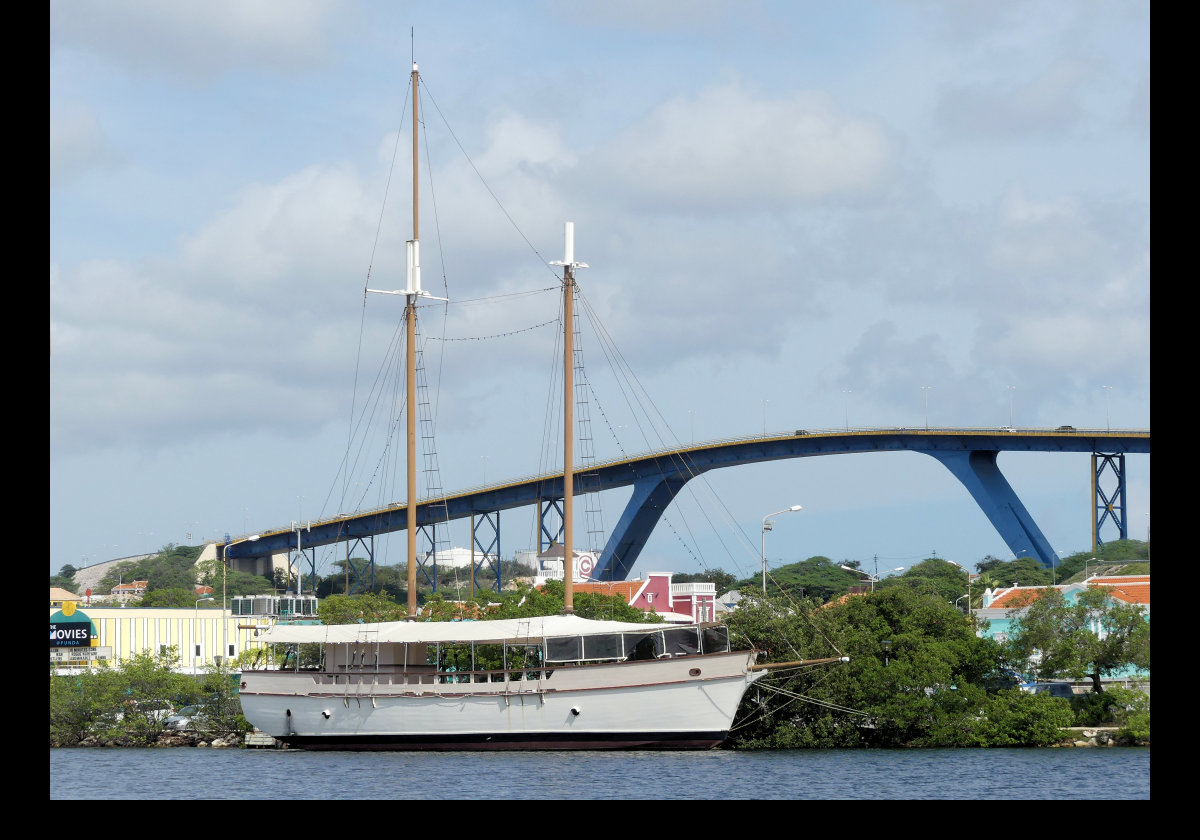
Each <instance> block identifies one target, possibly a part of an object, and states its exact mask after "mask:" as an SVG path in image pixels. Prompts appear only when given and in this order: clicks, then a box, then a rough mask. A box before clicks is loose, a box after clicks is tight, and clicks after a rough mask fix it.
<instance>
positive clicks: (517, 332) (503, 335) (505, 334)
mask: <svg viewBox="0 0 1200 840" xmlns="http://www.w3.org/2000/svg"><path fill="white" fill-rule="evenodd" d="M555 323H558V321H557V320H552V321H543V322H542V323H540V324H534V325H533V326H532V327H524V328H523V329H519V330H509V331H508V332H502V333H495V334H493V335H470V336H463V337H460V338H432V337H431V338H428V339H426V341H489V340H491V339H493V338H507V337H508V336H510V335H520V334H521V333H526V332H529V331H531V330H540V329H541V328H542V327H548V326H549V325H551V324H555Z"/></svg>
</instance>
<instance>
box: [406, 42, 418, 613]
mask: <svg viewBox="0 0 1200 840" xmlns="http://www.w3.org/2000/svg"><path fill="white" fill-rule="evenodd" d="M412 132H413V139H412V147H413V151H412V167H413V179H412V191H413V198H412V204H413V235H412V241H411V242H409V243H408V289H407V292H408V302H407V304H406V305H405V307H404V335H405V342H406V343H405V345H404V346H405V354H406V357H407V362H408V367H407V370H406V372H405V377H404V378H405V383H406V386H407V388H406V394H405V400H406V404H407V409H406V412H407V415H408V416H407V418H406V421H407V428H406V431H407V436H408V454H407V457H408V511H407V518H406V520H405V521H406V522H407V528H408V618H409V619H410V620H411V619H415V618H416V617H417V412H416V394H417V387H416V380H417V341H416V335H417V295H418V293H419V292H420V288H421V275H420V271H421V267H420V266H421V262H420V257H419V255H420V251H419V249H418V243H419V242H420V222H419V218H420V217H419V216H418V206H417V151H418V150H417V63H416V62H415V61H414V62H413V66H412ZM414 275H415V276H414Z"/></svg>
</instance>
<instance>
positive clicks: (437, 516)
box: [221, 426, 1150, 589]
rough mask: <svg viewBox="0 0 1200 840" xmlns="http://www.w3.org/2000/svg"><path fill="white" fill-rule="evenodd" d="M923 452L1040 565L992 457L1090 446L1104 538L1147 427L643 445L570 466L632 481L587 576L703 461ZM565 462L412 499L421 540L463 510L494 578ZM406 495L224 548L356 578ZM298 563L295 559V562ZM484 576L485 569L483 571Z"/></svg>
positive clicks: (626, 569)
mask: <svg viewBox="0 0 1200 840" xmlns="http://www.w3.org/2000/svg"><path fill="white" fill-rule="evenodd" d="M897 451H910V452H920V453H923V454H925V455H928V456H930V457H931V458H935V459H937V460H938V461H939V462H941V463H942V464H943V465H944V466H945V467H946V468H947V469H948V470H949V471H950V472H951V474H952V475H954V477H955V478H957V479H958V480H959V481H960V482H962V484H963V486H965V487H966V489H967V491H968V492H969V493H970V494H971V496H972V497H973V498H974V499H975V502H976V503H977V504H978V505H979V507H980V508H981V509H982V511H983V512H984V514H985V515H986V516H987V517H988V519H989V520H990V521H991V523H992V525H993V526H994V527H995V528H996V530H997V532H999V534H1000V536H1001V537H1002V538H1003V539H1004V541H1005V543H1006V544H1007V545H1008V547H1009V549H1010V550H1011V551H1012V552H1013V554H1014V556H1017V555H1020V554H1022V553H1024V554H1028V555H1030V556H1033V557H1035V558H1036V559H1037V560H1038V562H1040V563H1041V564H1042V565H1043V566H1044V567H1050V566H1055V565H1057V564H1058V562H1059V559H1058V556H1057V554H1056V553H1055V551H1054V549H1053V548H1052V547H1051V546H1050V543H1049V542H1048V541H1047V540H1046V537H1045V536H1044V535H1043V534H1042V532H1041V530H1040V529H1039V528H1038V526H1037V524H1036V523H1035V522H1034V521H1033V518H1032V517H1031V516H1030V515H1029V511H1028V510H1026V509H1025V506H1024V505H1023V504H1022V503H1021V500H1020V499H1019V498H1017V494H1016V493H1015V492H1014V491H1013V489H1012V487H1011V486H1010V485H1009V483H1008V481H1007V480H1005V478H1004V475H1003V474H1002V473H1001V472H1000V469H999V467H998V466H997V464H996V459H997V456H998V455H999V454H1000V453H1001V452H1086V453H1090V454H1091V470H1092V475H1091V480H1092V489H1093V493H1092V497H1093V504H1092V511H1091V517H1092V535H1093V544H1094V545H1099V544H1102V543H1103V540H1102V539H1101V532H1102V530H1107V532H1109V533H1111V532H1112V531H1113V530H1114V529H1115V530H1116V532H1117V533H1118V534H1119V537H1118V538H1119V539H1127V538H1128V522H1127V520H1126V498H1125V497H1126V489H1125V456H1126V454H1146V455H1149V454H1150V430H1149V429H1133V430H1129V429H1126V430H1107V429H1106V430H1099V429H1075V428H1073V427H1070V426H1063V427H1059V428H1057V429H1011V428H1008V427H1005V428H1001V429H984V428H962V429H946V428H939V429H906V428H892V429H885V428H881V429H848V430H837V431H813V432H809V431H806V430H803V429H797V430H795V432H793V433H790V434H776V435H763V436H753V437H745V438H737V439H731V440H722V441H716V442H707V443H700V444H694V445H691V446H686V447H681V448H678V449H667V450H661V451H655V452H649V453H645V454H642V455H635V456H632V457H624V458H619V459H615V460H610V461H604V462H600V463H597V464H594V465H591V466H589V467H587V468H586V470H585V469H583V468H577V470H576V472H575V478H574V489H575V494H576V495H584V494H587V493H598V492H601V491H604V490H612V489H616V488H621V487H629V486H632V488H633V493H632V495H631V496H630V498H629V501H628V503H627V504H626V505H625V509H624V511H623V512H622V514H621V517H620V520H619V522H618V523H617V525H616V527H615V528H614V529H613V531H612V534H611V536H610V537H609V540H608V542H607V544H606V545H605V547H604V550H603V552H602V554H601V556H600V557H599V559H598V561H597V563H596V566H595V568H594V569H593V571H592V574H591V576H592V577H593V578H596V579H603V580H625V579H627V578H628V577H629V573H630V571H631V570H632V568H633V565H634V563H635V562H636V561H637V559H638V555H639V554H640V553H641V550H642V548H643V546H645V544H646V541H647V539H648V538H649V536H650V533H651V531H653V530H654V526H655V525H656V524H657V523H658V520H659V518H660V517H661V516H662V515H663V513H664V512H665V511H666V509H667V507H668V506H669V505H670V504H671V501H672V500H673V499H674V498H675V495H676V494H677V493H678V492H679V491H680V490H681V489H682V488H683V486H684V485H685V484H687V482H689V481H691V480H692V479H693V478H696V477H697V476H699V475H702V474H704V473H706V472H708V471H709V470H715V469H722V468H725V467H736V466H739V465H742V464H755V463H761V462H764V461H775V460H781V459H784V458H810V457H816V456H822V455H845V454H850V453H863V452H897ZM562 487H563V476H562V473H557V474H547V475H539V476H534V477H530V478H521V479H517V480H514V481H508V482H501V483H498V484H492V485H488V486H485V487H477V488H473V489H470V490H467V491H464V492H459V493H454V494H450V495H446V496H441V497H436V498H429V499H424V500H421V501H420V503H419V504H418V506H417V523H416V526H417V528H418V529H419V530H418V535H419V536H423V537H424V540H425V542H427V543H428V545H429V546H436V545H437V538H436V529H437V527H438V526H439V525H441V526H443V527H445V526H447V525H448V523H449V522H450V521H453V520H457V519H467V518H469V519H471V522H472V527H471V530H472V541H473V543H474V549H475V551H476V552H477V554H476V556H478V557H480V558H482V559H480V560H479V561H478V563H477V564H476V567H475V568H474V569H473V570H472V576H474V575H475V574H476V573H477V572H478V571H480V570H482V569H484V568H486V567H491V571H492V572H493V574H494V576H495V581H496V584H495V585H496V586H497V587H499V586H500V585H501V578H500V569H499V565H498V564H499V558H500V556H501V554H500V513H501V512H502V511H506V510H514V509H516V508H522V507H532V506H535V505H536V507H537V517H538V530H539V549H540V550H544V549H546V548H548V547H549V546H551V545H554V544H556V543H561V541H562ZM407 520H408V515H407V508H406V505H405V503H403V502H400V503H396V504H392V505H387V506H385V507H381V508H375V509H372V510H363V511H358V512H355V513H352V514H339V515H338V516H336V517H334V518H331V519H324V520H318V521H313V522H306V523H304V524H303V525H300V524H299V523H292V524H291V525H290V526H288V527H286V528H280V529H276V530H269V531H265V532H263V533H260V534H254V535H243V536H241V537H236V538H232V539H231V538H229V537H226V541H225V543H224V545H223V546H222V547H221V549H222V556H223V557H224V559H225V560H226V561H227V562H228V563H229V564H230V567H231V568H237V567H238V566H239V561H243V562H247V563H248V562H249V561H261V559H262V558H267V557H270V556H272V555H277V554H283V553H289V554H294V555H296V560H297V561H298V563H299V566H300V568H301V570H303V569H304V567H305V565H307V567H308V571H309V575H310V579H311V580H313V581H315V579H316V553H315V549H317V548H319V547H322V546H327V545H334V544H337V543H346V557H347V560H348V561H349V562H350V563H351V565H352V567H353V562H354V561H353V560H350V555H351V553H352V552H358V551H361V552H363V553H365V555H366V560H365V563H366V566H365V567H364V568H362V569H360V568H354V572H355V579H356V580H357V581H359V582H360V584H359V585H360V586H363V585H365V584H369V583H371V582H373V580H374V574H373V573H374V553H375V552H374V538H375V537H376V536H378V535H381V534H385V533H390V532H394V531H403V530H405V529H406V528H407V527H408V521H407ZM435 556H436V553H435V552H434V551H433V550H432V549H431V550H430V551H428V552H426V554H425V555H424V556H423V557H419V558H418V575H419V576H421V577H423V579H424V580H425V581H426V582H429V583H432V584H433V586H434V588H435V589H436V586H437V576H436V567H435V565H434V558H435ZM302 574H303V571H302ZM489 577H490V575H489Z"/></svg>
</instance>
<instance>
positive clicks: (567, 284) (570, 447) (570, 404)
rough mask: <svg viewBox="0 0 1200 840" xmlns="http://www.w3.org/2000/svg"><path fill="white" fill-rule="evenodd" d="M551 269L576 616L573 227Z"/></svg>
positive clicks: (571, 608)
mask: <svg viewBox="0 0 1200 840" xmlns="http://www.w3.org/2000/svg"><path fill="white" fill-rule="evenodd" d="M550 265H561V266H562V270H563V612H564V613H566V614H568V615H569V614H571V613H573V612H575V570H574V562H573V561H574V559H575V558H574V557H573V556H572V546H573V545H574V530H575V522H574V512H575V510H574V489H575V488H574V478H575V473H574V463H575V451H574V441H575V430H574V428H573V426H574V422H575V269H577V268H587V267H588V264H587V263H582V262H576V261H575V223H574V222H567V241H566V254H565V256H564V258H563V259H562V260H554V261H553V262H551V263H550Z"/></svg>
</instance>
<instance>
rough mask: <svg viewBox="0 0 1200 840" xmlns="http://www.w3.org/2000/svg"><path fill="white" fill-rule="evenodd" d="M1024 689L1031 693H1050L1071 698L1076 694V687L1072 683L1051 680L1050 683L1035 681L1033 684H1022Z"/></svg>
mask: <svg viewBox="0 0 1200 840" xmlns="http://www.w3.org/2000/svg"><path fill="white" fill-rule="evenodd" d="M1021 690H1022V691H1028V692H1029V693H1030V694H1049V695H1050V696H1051V697H1065V698H1066V699H1068V700H1070V699H1071V698H1072V697H1074V696H1075V689H1074V688H1072V687H1071V684H1070V683H1063V682H1050V683H1033V684H1032V685H1023V686H1021Z"/></svg>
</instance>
